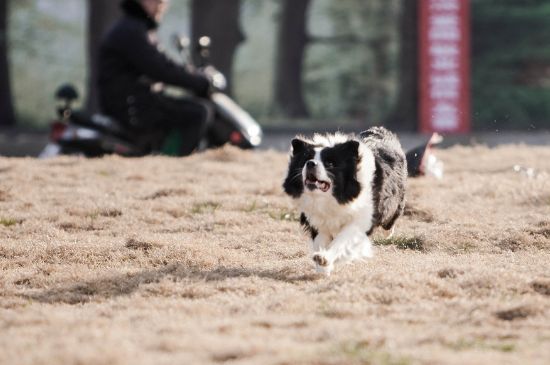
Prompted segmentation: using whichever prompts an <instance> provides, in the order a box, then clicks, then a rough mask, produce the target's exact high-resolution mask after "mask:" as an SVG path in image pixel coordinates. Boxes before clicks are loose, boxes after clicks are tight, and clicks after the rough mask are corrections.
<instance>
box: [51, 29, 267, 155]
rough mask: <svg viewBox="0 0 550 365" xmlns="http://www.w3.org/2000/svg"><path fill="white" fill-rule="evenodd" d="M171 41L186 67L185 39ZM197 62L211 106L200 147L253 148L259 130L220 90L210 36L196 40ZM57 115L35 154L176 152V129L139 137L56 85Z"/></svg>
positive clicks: (71, 89)
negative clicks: (78, 104) (82, 106)
mask: <svg viewBox="0 0 550 365" xmlns="http://www.w3.org/2000/svg"><path fill="white" fill-rule="evenodd" d="M174 43H175V44H176V47H177V49H178V51H179V52H180V54H181V56H182V58H183V61H184V62H185V63H186V64H187V65H192V62H191V58H190V56H189V43H190V42H189V40H188V39H187V38H184V37H179V36H174ZM197 47H198V55H199V65H198V68H199V69H201V70H202V71H203V72H204V73H205V74H206V75H207V76H208V77H209V79H210V82H211V92H210V93H209V96H208V97H207V101H208V102H209V103H211V104H212V106H213V110H214V118H213V121H212V123H211V124H210V125H209V126H208V129H207V132H206V135H205V137H204V140H203V141H201V143H200V146H201V147H200V148H203V149H204V148H214V147H220V146H222V145H224V144H226V143H229V144H231V145H234V146H237V147H240V148H243V149H250V148H255V147H258V146H259V145H260V143H261V142H262V135H263V134H262V129H261V127H260V125H259V124H258V122H257V121H256V120H254V118H252V117H251V116H250V114H248V113H247V112H246V111H245V110H244V109H242V108H241V107H240V106H239V105H238V104H237V103H235V102H234V101H233V100H232V99H231V98H230V97H229V96H228V95H227V94H225V93H224V91H225V89H226V86H227V82H226V79H225V76H224V75H223V74H222V73H221V72H219V71H218V70H216V69H215V68H214V67H213V66H212V65H211V64H210V62H209V53H210V39H209V38H208V37H202V38H200V39H199V42H198V45H197ZM55 97H56V99H57V100H58V107H57V114H58V119H57V120H55V121H53V122H52V124H51V127H50V137H49V143H48V144H47V145H46V147H45V148H44V150H43V151H42V153H41V154H40V157H42V158H47V157H53V156H57V155H65V154H76V155H83V156H86V157H100V156H103V155H107V154H119V155H122V156H128V157H137V156H144V155H147V154H151V153H159V154H167V155H175V154H177V150H178V148H177V146H178V143H180V141H178V136H179V135H178V133H177V132H176V131H170V130H158V131H154V132H150V133H147V135H143V134H140V133H137V132H136V131H133V130H132V129H131V128H128V127H127V126H125V125H123V124H122V123H120V122H118V121H117V120H115V119H114V118H112V117H110V116H108V115H104V114H99V113H98V114H93V115H91V116H90V115H88V114H86V113H85V112H82V111H77V110H74V108H73V104H74V102H75V101H76V100H77V99H78V97H79V96H78V92H77V90H76V88H75V87H74V86H72V85H70V84H65V85H62V86H60V87H59V88H58V90H57V92H56V94H55Z"/></svg>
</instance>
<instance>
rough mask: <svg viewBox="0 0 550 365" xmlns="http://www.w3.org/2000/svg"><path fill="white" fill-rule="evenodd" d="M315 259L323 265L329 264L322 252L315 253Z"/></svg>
mask: <svg viewBox="0 0 550 365" xmlns="http://www.w3.org/2000/svg"><path fill="white" fill-rule="evenodd" d="M313 261H314V262H315V263H316V264H317V265H319V266H321V267H327V266H328V264H329V262H328V260H327V258H326V257H325V256H323V255H322V254H320V253H316V254H314V255H313Z"/></svg>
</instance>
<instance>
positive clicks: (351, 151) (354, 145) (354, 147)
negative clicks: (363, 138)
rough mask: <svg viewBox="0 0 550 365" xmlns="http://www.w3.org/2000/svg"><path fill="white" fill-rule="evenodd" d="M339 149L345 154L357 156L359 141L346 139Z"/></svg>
mask: <svg viewBox="0 0 550 365" xmlns="http://www.w3.org/2000/svg"><path fill="white" fill-rule="evenodd" d="M340 148H341V151H343V152H344V154H345V155H346V156H351V157H358V156H359V142H358V141H354V140H351V141H347V142H345V143H342V144H341V145H340Z"/></svg>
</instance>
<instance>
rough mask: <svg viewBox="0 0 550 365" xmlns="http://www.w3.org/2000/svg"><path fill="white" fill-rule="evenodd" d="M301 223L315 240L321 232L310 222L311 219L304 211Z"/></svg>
mask: <svg viewBox="0 0 550 365" xmlns="http://www.w3.org/2000/svg"><path fill="white" fill-rule="evenodd" d="M300 224H301V225H302V226H303V227H304V229H305V230H306V232H309V234H310V235H311V239H312V240H314V239H315V237H317V235H318V234H319V232H318V231H317V229H316V228H315V227H313V226H312V225H311V224H310V223H309V220H308V219H307V217H306V215H305V214H304V213H302V214H301V215H300Z"/></svg>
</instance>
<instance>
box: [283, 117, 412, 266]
mask: <svg viewBox="0 0 550 365" xmlns="http://www.w3.org/2000/svg"><path fill="white" fill-rule="evenodd" d="M406 179H407V161H406V159H405V154H404V153H403V149H402V148H401V144H400V143H399V140H398V139H397V137H396V136H395V135H394V134H393V133H391V132H390V131H388V130H387V129H385V128H383V127H373V128H371V129H369V130H367V131H365V132H362V133H361V134H360V135H359V136H355V135H345V134H340V133H337V134H327V135H318V134H316V135H315V136H314V137H313V139H306V138H301V137H297V138H295V139H293V140H292V150H291V156H290V163H289V167H288V175H287V177H286V179H285V181H284V184H283V188H284V190H285V192H286V193H287V194H288V195H290V196H291V197H292V198H294V199H295V200H296V202H297V205H298V209H299V210H300V212H301V217H300V221H301V224H302V225H303V226H304V228H305V229H306V230H307V231H308V232H309V233H310V234H311V239H312V244H311V249H312V258H313V261H314V262H315V265H316V268H317V271H318V272H322V273H325V274H327V275H329V274H330V273H331V271H332V270H333V268H334V263H336V262H338V261H351V260H354V259H361V258H366V257H371V256H372V244H371V242H370V240H369V237H368V236H369V235H371V233H372V232H373V230H374V228H376V227H378V226H380V227H382V228H384V229H385V230H387V231H390V232H393V227H394V224H395V221H396V220H397V218H399V216H400V215H401V214H402V213H403V209H404V206H405V187H406Z"/></svg>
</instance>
